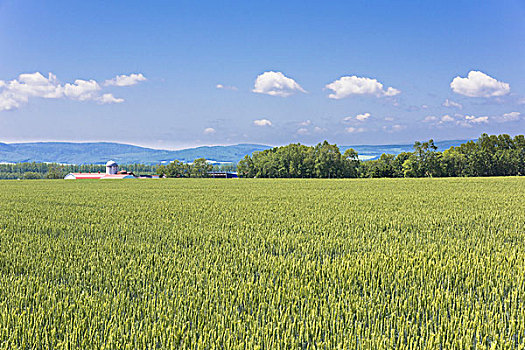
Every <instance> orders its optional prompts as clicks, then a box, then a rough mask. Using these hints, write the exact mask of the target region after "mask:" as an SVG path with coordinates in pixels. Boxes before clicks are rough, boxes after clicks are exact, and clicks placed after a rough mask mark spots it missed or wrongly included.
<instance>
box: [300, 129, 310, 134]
mask: <svg viewBox="0 0 525 350" xmlns="http://www.w3.org/2000/svg"><path fill="white" fill-rule="evenodd" d="M297 133H298V134H299V135H308V134H309V132H308V129H307V128H300V129H297Z"/></svg>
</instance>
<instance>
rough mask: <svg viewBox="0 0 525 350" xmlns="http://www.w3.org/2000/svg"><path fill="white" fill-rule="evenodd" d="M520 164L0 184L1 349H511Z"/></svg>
mask: <svg viewBox="0 0 525 350" xmlns="http://www.w3.org/2000/svg"><path fill="white" fill-rule="evenodd" d="M524 346H525V178H471V179H378V180H374V179H370V180H218V179H216V180H212V179H204V180H191V179H189V180H185V179H181V180H178V179H175V180H130V181H102V180H96V181H84V182H82V181H63V180H58V181H3V182H0V349H16V348H24V349H40V348H44V349H49V348H55V349H62V348H82V349H86V348H97V349H101V348H107V349H139V348H144V349H145V348H160V349H170V348H191V349H216V348H224V349H314V348H320V349H380V348H385V349H391V348H396V349H404V348H407V349H408V348H409V349H426V348H428V349H453V348H464V349H474V348H476V349H484V348H498V349H499V348H505V349H523V348H524Z"/></svg>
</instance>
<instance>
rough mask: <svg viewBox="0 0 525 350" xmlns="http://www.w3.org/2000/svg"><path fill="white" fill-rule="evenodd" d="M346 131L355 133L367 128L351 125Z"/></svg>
mask: <svg viewBox="0 0 525 350" xmlns="http://www.w3.org/2000/svg"><path fill="white" fill-rule="evenodd" d="M345 131H346V132H347V133H350V134H355V133H358V132H364V131H365V128H354V127H352V126H351V127H349V128H346V129H345Z"/></svg>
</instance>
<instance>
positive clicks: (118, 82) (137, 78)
mask: <svg viewBox="0 0 525 350" xmlns="http://www.w3.org/2000/svg"><path fill="white" fill-rule="evenodd" d="M145 80H147V79H146V77H145V76H144V75H142V73H138V74H136V73H132V74H130V75H125V74H122V75H117V76H116V77H115V78H113V79H110V80H106V81H105V82H104V85H106V86H131V85H136V84H138V83H140V82H141V81H145Z"/></svg>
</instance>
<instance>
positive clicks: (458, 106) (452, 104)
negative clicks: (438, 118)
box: [443, 98, 463, 109]
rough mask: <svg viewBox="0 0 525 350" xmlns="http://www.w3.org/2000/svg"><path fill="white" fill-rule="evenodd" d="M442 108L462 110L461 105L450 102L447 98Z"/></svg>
mask: <svg viewBox="0 0 525 350" xmlns="http://www.w3.org/2000/svg"><path fill="white" fill-rule="evenodd" d="M443 107H452V108H457V109H462V108H463V105H462V104H461V103H458V102H454V101H451V100H449V99H448V98H447V99H446V100H445V102H443Z"/></svg>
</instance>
